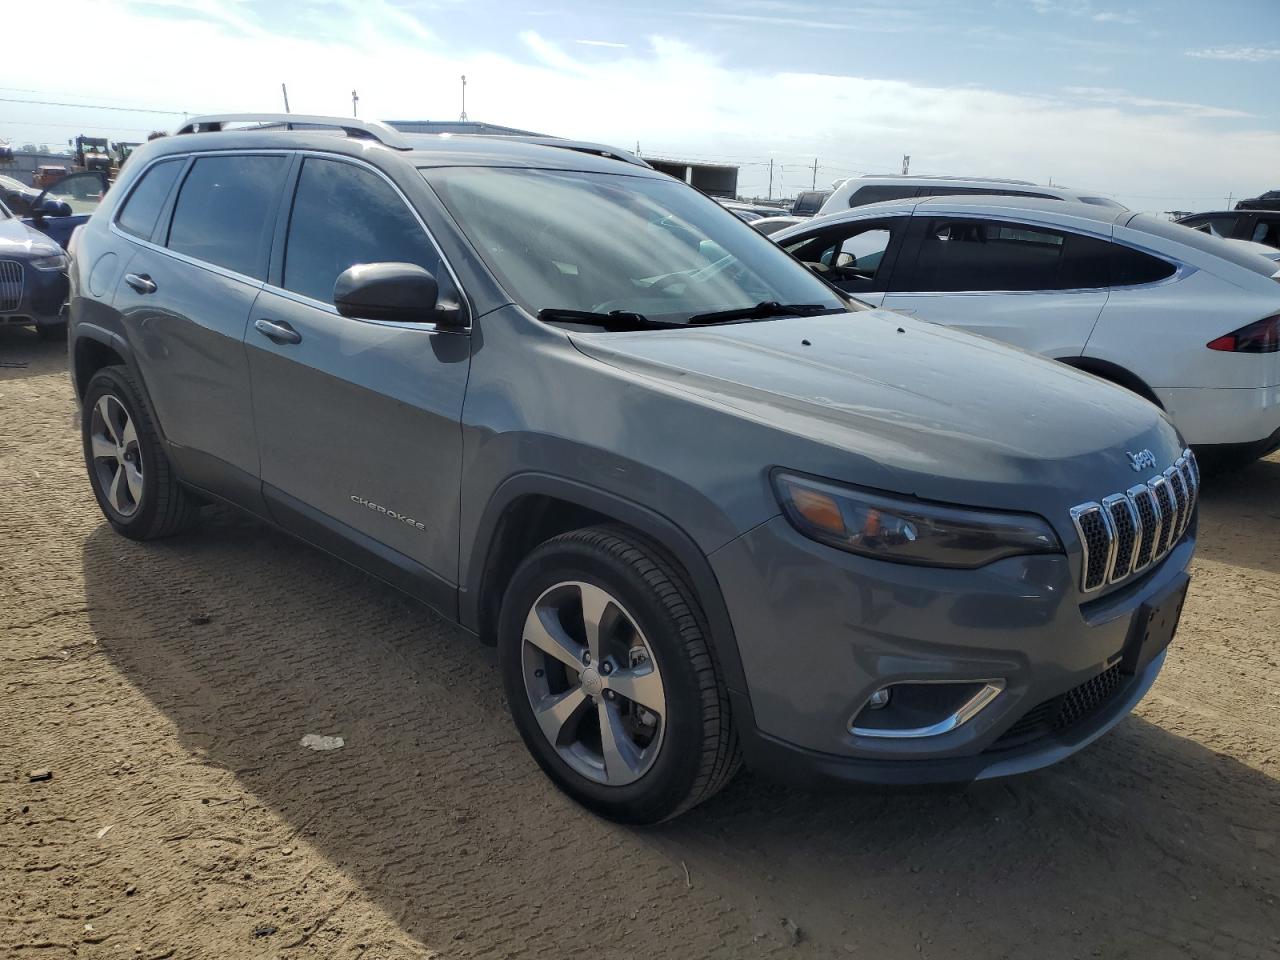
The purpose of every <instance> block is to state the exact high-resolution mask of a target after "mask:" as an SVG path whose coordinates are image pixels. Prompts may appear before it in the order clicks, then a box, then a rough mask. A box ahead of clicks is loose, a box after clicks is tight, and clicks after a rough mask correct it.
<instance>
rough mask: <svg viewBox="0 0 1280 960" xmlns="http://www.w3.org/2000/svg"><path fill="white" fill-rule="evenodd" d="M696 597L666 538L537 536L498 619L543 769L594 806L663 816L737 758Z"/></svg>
mask: <svg viewBox="0 0 1280 960" xmlns="http://www.w3.org/2000/svg"><path fill="white" fill-rule="evenodd" d="M705 623H706V621H705V617H704V616H703V613H702V610H701V607H700V606H699V604H698V602H697V598H696V597H695V596H694V595H693V592H692V591H691V590H690V589H689V587H688V585H687V584H686V583H685V582H684V580H683V578H682V577H681V576H680V574H679V573H678V572H677V569H676V567H675V565H674V563H672V562H671V561H670V560H669V559H668V558H667V557H666V556H665V555H664V553H663V552H662V551H661V549H660V548H658V547H657V546H656V545H654V544H651V543H650V542H649V541H647V540H646V539H644V538H641V537H639V536H636V535H634V534H632V533H631V532H630V531H627V530H622V529H617V528H612V527H594V528H589V529H585V530H575V531H573V532H572V533H566V534H564V535H562V536H559V537H556V538H554V539H552V540H549V541H547V542H546V543H544V544H542V545H541V546H539V547H538V548H537V549H536V550H534V551H533V552H532V553H531V554H530V555H529V556H528V557H527V558H526V559H525V560H524V562H523V563H521V565H520V567H519V568H518V569H517V570H516V572H515V575H514V576H513V578H512V580H511V583H510V585H509V587H508V589H507V591H506V595H505V597H504V599H503V604H502V612H501V615H500V618H499V624H498V644H499V656H500V659H501V665H502V674H503V681H504V684H505V687H506V693H507V699H508V701H509V703H510V707H511V713H512V716H513V718H514V719H515V723H516V727H517V728H518V729H519V731H520V735H521V736H522V737H523V738H524V742H525V744H526V745H527V746H528V748H529V750H530V752H531V753H532V754H533V756H534V759H536V760H537V762H538V764H539V765H540V766H541V767H542V769H543V771H545V772H546V774H547V775H548V776H549V777H550V778H551V779H552V780H553V781H554V782H555V783H556V784H557V785H558V786H559V787H560V788H561V789H562V790H564V791H565V793H567V794H569V796H571V797H573V798H574V799H575V800H577V801H578V802H579V803H581V804H583V805H584V806H586V807H588V808H590V809H591V810H593V811H595V812H596V813H598V814H600V815H602V816H605V817H608V818H610V819H613V820H619V821H622V822H627V823H656V822H658V821H661V820H666V819H669V818H671V817H674V816H676V815H677V814H679V813H681V812H683V811H685V810H687V809H689V808H690V807H692V806H694V805H695V804H697V803H700V802H702V801H703V800H706V799H707V798H708V797H710V796H712V795H713V794H714V793H716V792H717V791H718V790H720V788H721V787H723V786H724V785H725V784H726V783H728V782H729V780H730V779H731V778H732V777H733V775H734V773H736V772H737V769H738V767H739V765H740V755H739V751H738V741H737V737H736V735H735V733H734V729H733V723H732V718H731V717H730V713H729V701H728V695H727V693H726V690H725V687H724V683H723V681H722V679H721V677H720V670H719V666H718V664H717V663H716V660H715V657H714V655H713V651H712V649H711V647H710V645H709V643H708V640H707V628H706V626H705Z"/></svg>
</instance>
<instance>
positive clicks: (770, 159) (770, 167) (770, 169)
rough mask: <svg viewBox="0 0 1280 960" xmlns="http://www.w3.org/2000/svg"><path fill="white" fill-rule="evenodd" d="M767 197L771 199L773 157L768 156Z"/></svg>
mask: <svg viewBox="0 0 1280 960" xmlns="http://www.w3.org/2000/svg"><path fill="white" fill-rule="evenodd" d="M769 199H770V200H772V199H773V158H772V157H770V158H769Z"/></svg>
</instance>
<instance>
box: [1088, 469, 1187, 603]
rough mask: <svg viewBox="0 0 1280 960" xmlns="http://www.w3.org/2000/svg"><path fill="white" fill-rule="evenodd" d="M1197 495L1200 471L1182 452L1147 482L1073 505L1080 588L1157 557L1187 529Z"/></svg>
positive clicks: (1121, 575)
mask: <svg viewBox="0 0 1280 960" xmlns="http://www.w3.org/2000/svg"><path fill="white" fill-rule="evenodd" d="M1199 492H1200V468H1199V467H1198V466H1197V464H1196V458H1195V454H1193V453H1192V452H1191V450H1190V449H1187V450H1183V451H1182V456H1180V457H1179V458H1178V460H1177V462H1176V463H1174V465H1173V466H1171V467H1169V469H1167V470H1165V471H1164V473H1161V474H1157V475H1156V476H1154V477H1152V478H1151V479H1150V480H1148V481H1147V482H1146V483H1140V484H1138V485H1137V486H1134V487H1130V488H1129V489H1128V490H1126V491H1125V492H1124V493H1113V494H1112V495H1111V496H1109V497H1104V498H1103V499H1102V501H1101V502H1100V503H1099V502H1097V501H1092V500H1091V501H1090V502H1088V503H1082V504H1080V505H1079V506H1078V507H1072V508H1071V520H1072V522H1073V523H1074V524H1075V527H1076V533H1078V534H1079V535H1080V547H1081V556H1080V589H1081V590H1082V591H1084V592H1085V593H1093V592H1094V591H1095V590H1101V589H1102V588H1103V587H1105V586H1106V585H1107V584H1111V583H1118V582H1119V581H1121V580H1123V579H1125V578H1126V577H1128V576H1130V575H1131V574H1135V573H1141V572H1142V571H1143V570H1145V569H1147V568H1148V567H1149V566H1151V565H1152V564H1153V563H1157V562H1158V561H1159V560H1160V559H1162V558H1163V557H1164V556H1165V554H1167V553H1168V552H1169V551H1170V550H1172V549H1173V548H1174V547H1175V546H1177V544H1178V542H1179V541H1180V540H1181V539H1182V536H1183V534H1185V533H1186V532H1187V527H1189V526H1190V525H1191V518H1192V516H1193V515H1194V514H1195V508H1196V499H1197V495H1198V494H1199Z"/></svg>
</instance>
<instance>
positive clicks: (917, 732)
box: [849, 678, 1005, 740]
mask: <svg viewBox="0 0 1280 960" xmlns="http://www.w3.org/2000/svg"><path fill="white" fill-rule="evenodd" d="M924 683H948V684H965V683H980V684H982V687H981V688H980V689H979V690H978V691H977V692H976V693H974V695H973V696H972V697H970V698H969V699H968V700H966V701H965V702H964V703H962V704H961V705H960V706H959V707H957V708H956V709H955V711H954V712H953V713H951V714H949V715H948V716H946V717H943V718H942V719H941V720H939V721H938V722H937V723H931V724H929V725H928V726H925V727H907V728H904V729H900V730H894V729H882V728H877V727H856V726H854V720H856V719H857V717H858V716H859V715H860V714H861V713H862V711H863V710H865V709H866V707H867V703H870V702H871V698H870V697H868V698H867V700H866V702H865V703H863V704H862V706H860V707H859V708H858V709H857V710H855V711H854V713H853V717H851V718H850V719H849V732H850V733H852V734H853V735H854V736H857V737H875V738H878V739H882V740H905V739H919V738H922V737H938V736H941V735H942V734H944V733H950V732H951V731H952V730H955V729H956V728H957V727H960V726H963V725H964V724H966V723H968V722H969V721H970V720H972V719H973V718H974V717H976V716H977V715H978V714H979V713H981V712H982V711H983V710H985V709H986V708H987V707H989V706H991V703H992V701H994V700H995V698H996V697H998V696H999V695H1000V694H1001V693H1003V692H1004V687H1005V682H1004V680H1002V679H999V678H995V679H991V680H899V681H897V682H896V683H889V684H886V685H885V687H901V686H906V685H908V684H924ZM881 689H884V688H883V687H882V688H881Z"/></svg>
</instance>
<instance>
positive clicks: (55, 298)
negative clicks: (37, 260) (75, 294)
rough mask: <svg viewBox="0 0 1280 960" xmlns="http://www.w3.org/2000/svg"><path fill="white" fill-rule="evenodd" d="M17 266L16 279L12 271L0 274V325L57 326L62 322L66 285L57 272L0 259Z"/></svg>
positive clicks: (63, 278)
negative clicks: (12, 276)
mask: <svg viewBox="0 0 1280 960" xmlns="http://www.w3.org/2000/svg"><path fill="white" fill-rule="evenodd" d="M0 259H3V260H5V261H6V262H7V263H16V264H18V265H19V270H18V274H17V277H18V278H17V279H16V280H15V279H12V278H11V275H12V273H13V268H12V267H10V268H8V270H7V271H6V272H4V273H3V274H0V326H23V325H30V324H34V325H36V326H45V325H47V324H56V323H61V322H63V321H64V320H66V314H65V312H64V305H65V304H66V302H67V294H68V291H69V289H70V284H69V283H68V280H67V275H66V273H65V272H63V271H61V270H37V269H36V268H35V267H33V266H31V265H30V264H29V263H27V262H26V261H24V260H16V259H11V258H6V257H0Z"/></svg>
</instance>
